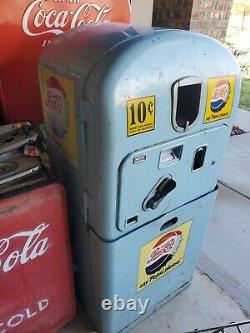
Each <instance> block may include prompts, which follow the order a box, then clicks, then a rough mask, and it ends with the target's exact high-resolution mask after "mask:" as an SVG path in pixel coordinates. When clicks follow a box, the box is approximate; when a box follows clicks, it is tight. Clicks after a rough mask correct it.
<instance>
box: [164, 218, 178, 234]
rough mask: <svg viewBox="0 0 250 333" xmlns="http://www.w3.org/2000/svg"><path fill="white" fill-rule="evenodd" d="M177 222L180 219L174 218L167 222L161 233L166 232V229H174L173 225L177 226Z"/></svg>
mask: <svg viewBox="0 0 250 333" xmlns="http://www.w3.org/2000/svg"><path fill="white" fill-rule="evenodd" d="M177 221H178V217H174V218H172V219H171V220H169V221H167V222H165V223H164V224H163V225H162V226H161V228H160V231H163V230H165V229H167V228H169V227H172V226H173V225H175V224H176V223H177Z"/></svg>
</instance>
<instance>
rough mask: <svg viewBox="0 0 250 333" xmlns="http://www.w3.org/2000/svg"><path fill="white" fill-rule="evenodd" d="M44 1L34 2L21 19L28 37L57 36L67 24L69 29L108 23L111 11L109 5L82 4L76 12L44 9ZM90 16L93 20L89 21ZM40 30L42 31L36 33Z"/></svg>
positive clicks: (37, 0) (36, 0)
mask: <svg viewBox="0 0 250 333" xmlns="http://www.w3.org/2000/svg"><path fill="white" fill-rule="evenodd" d="M44 1H45V0H35V1H33V2H32V3H31V4H30V5H29V6H28V7H27V9H26V11H25V12H24V15H23V19H22V27H23V31H24V32H25V34H26V35H28V36H38V35H44V34H48V33H52V34H54V35H59V34H61V33H63V32H64V30H65V29H64V28H65V27H66V25H68V24H69V29H72V28H74V27H78V26H80V25H82V24H91V23H95V24H97V23H101V22H109V20H107V19H106V17H107V15H108V14H109V13H110V11H111V9H112V8H111V7H110V6H109V5H107V4H106V5H103V6H99V5H97V4H95V3H83V4H81V5H80V6H78V7H77V9H76V10H59V11H57V10H56V9H50V10H48V11H46V9H44V4H45V2H44ZM90 15H92V17H94V19H90V18H89V16H90ZM36 28H37V29H42V30H43V31H40V32H38V31H36Z"/></svg>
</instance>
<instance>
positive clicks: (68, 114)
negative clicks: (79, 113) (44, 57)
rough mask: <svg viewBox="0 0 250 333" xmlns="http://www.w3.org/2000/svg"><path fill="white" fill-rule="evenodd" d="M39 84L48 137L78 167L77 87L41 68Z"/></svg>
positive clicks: (66, 79)
mask: <svg viewBox="0 0 250 333" xmlns="http://www.w3.org/2000/svg"><path fill="white" fill-rule="evenodd" d="M39 81H40V90H41V96H42V106H43V115H44V121H45V125H46V129H47V131H48V136H49V137H50V138H51V140H52V141H53V142H54V143H55V144H56V145H57V146H58V148H59V149H60V150H61V152H62V153H63V154H64V156H65V158H66V159H67V160H68V161H69V162H70V163H71V164H72V165H73V166H75V167H77V166H78V151H77V140H76V115H75V87H74V83H73V81H72V80H70V79H68V78H66V77H63V76H61V75H58V74H56V73H55V72H53V71H51V70H49V69H47V68H45V67H42V66H40V67H39Z"/></svg>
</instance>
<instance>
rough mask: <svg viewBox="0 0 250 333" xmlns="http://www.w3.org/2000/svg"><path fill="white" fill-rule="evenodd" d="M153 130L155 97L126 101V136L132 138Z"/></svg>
mask: <svg viewBox="0 0 250 333" xmlns="http://www.w3.org/2000/svg"><path fill="white" fill-rule="evenodd" d="M154 129H155V96H147V97H141V98H136V99H130V100H128V101H127V135H128V136H132V135H136V134H141V133H145V132H149V131H152V130H154Z"/></svg>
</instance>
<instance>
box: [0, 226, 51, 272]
mask: <svg viewBox="0 0 250 333" xmlns="http://www.w3.org/2000/svg"><path fill="white" fill-rule="evenodd" d="M48 227H49V224H45V223H42V224H40V225H38V226H37V227H36V228H35V229H34V230H31V231H23V232H20V233H17V234H15V235H13V236H10V237H8V238H3V239H0V273H1V270H2V271H3V272H4V273H7V272H9V271H11V270H12V269H13V268H14V267H15V266H16V265H17V264H18V263H20V264H21V265H24V264H26V263H27V262H28V261H31V260H34V259H36V258H37V257H41V256H42V255H44V253H45V252H46V251H47V249H48V238H47V237H46V238H43V239H40V237H41V235H42V233H43V232H44V231H45V230H46V229H47V228H48ZM17 238H24V240H25V243H24V245H23V248H21V249H17V250H15V251H12V252H8V250H9V249H10V247H11V241H13V240H14V239H17Z"/></svg>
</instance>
